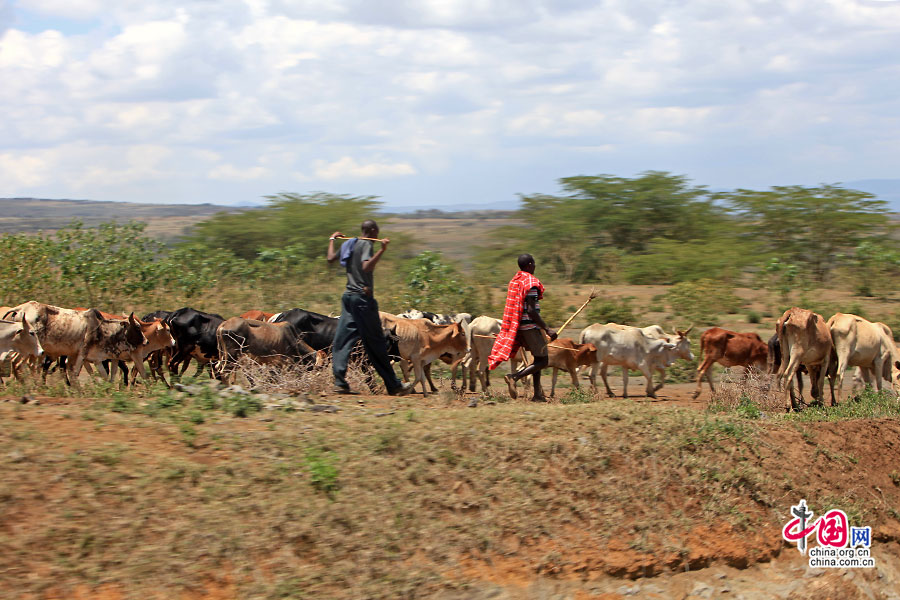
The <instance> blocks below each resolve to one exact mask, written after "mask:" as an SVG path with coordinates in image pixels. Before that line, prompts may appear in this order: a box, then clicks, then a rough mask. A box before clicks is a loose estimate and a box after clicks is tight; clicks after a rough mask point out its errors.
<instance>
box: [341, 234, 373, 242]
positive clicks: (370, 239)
mask: <svg viewBox="0 0 900 600" xmlns="http://www.w3.org/2000/svg"><path fill="white" fill-rule="evenodd" d="M334 239H336V240H352V239H353V238H348V237H347V236H345V235H339V236H338V237H336V238H334ZM356 239H358V240H366V241H369V242H383V241H384V240H382V239H380V238H364V237H361V238H356Z"/></svg>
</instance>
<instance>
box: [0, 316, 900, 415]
mask: <svg viewBox="0 0 900 600" xmlns="http://www.w3.org/2000/svg"><path fill="white" fill-rule="evenodd" d="M0 316H2V319H0V361H4V362H8V363H9V366H10V371H11V373H12V374H14V375H15V377H16V378H17V379H20V380H21V379H22V378H23V377H22V375H23V371H22V366H23V364H28V365H30V366H31V371H32V372H33V373H36V372H37V370H38V369H39V368H40V369H41V370H42V377H43V378H44V379H46V376H47V373H48V371H49V369H51V368H53V367H57V368H61V369H62V370H63V375H64V377H65V379H66V382H67V383H69V384H71V385H76V386H77V385H78V375H79V373H80V371H81V369H82V367H84V368H85V369H87V370H88V371H89V372H93V371H94V369H96V370H97V371H98V372H99V373H100V374H102V375H103V376H104V377H108V378H109V379H110V380H111V381H112V380H114V379H113V378H114V377H116V373H117V370H118V369H119V368H121V369H122V371H123V378H124V381H125V382H126V384H128V385H133V384H134V382H135V379H136V376H137V375H140V376H141V378H143V379H148V378H153V379H157V378H158V379H161V380H162V381H163V382H164V383H165V384H166V385H167V386H168V385H169V382H168V381H167V380H166V378H165V373H164V370H163V366H165V367H167V369H168V371H169V372H170V373H173V374H178V375H182V374H184V372H185V370H186V369H187V368H188V365H189V364H190V362H191V361H196V362H197V364H198V367H197V374H199V373H200V372H201V370H203V369H206V368H208V369H209V373H210V376H214V377H218V378H220V379H225V380H228V379H231V378H233V377H234V373H235V367H236V365H237V363H238V360H239V359H240V358H241V357H242V356H249V357H251V358H252V359H253V360H255V361H256V362H257V363H260V364H275V365H277V364H281V363H285V362H291V363H299V364H305V365H308V367H309V368H311V369H314V368H321V365H323V364H324V363H325V362H326V361H327V357H328V353H329V352H330V349H331V345H332V341H333V339H334V336H335V332H336V331H337V322H338V319H337V318H335V317H331V316H327V315H322V314H319V313H315V312H311V311H308V310H304V309H300V308H293V309H290V310H287V311H284V312H280V313H270V312H264V311H261V310H251V311H247V312H245V313H244V314H242V315H240V316H238V317H232V318H229V319H225V318H223V317H222V316H220V315H217V314H213V313H206V312H202V311H199V310H195V309H193V308H181V309H179V310H176V311H171V312H170V311H157V312H153V313H150V314H148V315H144V316H143V317H142V318H140V319H138V318H137V317H136V316H135V315H134V313H132V314H130V315H114V314H110V313H105V312H102V311H100V310H97V309H93V308H92V309H85V308H71V309H69V308H61V307H58V306H52V305H49V304H42V303H40V302H35V301H30V302H25V303H24V304H20V305H18V306H14V307H0ZM381 320H382V326H383V329H384V333H385V336H386V337H387V339H388V340H389V354H390V355H391V357H392V358H393V359H395V360H396V362H398V363H399V365H400V367H401V370H402V371H403V376H404V379H405V380H409V377H410V371H411V372H412V374H413V385H414V386H415V385H416V384H421V387H422V393H423V395H425V396H427V395H428V392H429V391H432V392H433V391H436V390H437V388H436V386H435V385H434V383H433V381H432V379H431V364H432V363H433V362H434V361H436V360H441V361H443V362H445V363H447V364H448V365H450V366H451V367H452V385H453V387H454V389H455V388H456V377H457V371H458V368H460V367H461V370H462V387H463V389H465V388H466V387H467V386H468V389H469V390H470V391H475V389H476V382H480V383H481V388H482V390H483V391H484V390H487V389H488V388H489V386H490V372H489V370H488V355H489V354H490V352H491V348H492V346H493V342H494V339H495V337H496V335H497V333H498V332H499V331H500V321H499V320H498V319H494V318H491V317H487V316H479V317H477V318H475V319H473V318H472V315H470V314H467V313H459V314H449V315H439V314H435V313H427V312H420V311H417V310H410V311H407V312H405V313H402V314H399V315H392V314H388V313H381ZM692 329H693V327H690V328H688V329H687V330H685V331H674V332H672V333H667V332H666V331H665V330H663V328H662V327H660V326H658V325H651V326H648V327H642V328H641V327H632V326H627V325H618V324H615V323H607V324H605V325H601V324H598V323H595V324H593V325H590V326H588V327H586V328H585V329H584V330H582V331H581V333H580V335H579V337H578V341H577V342H576V341H575V340H574V339H570V338H560V339H558V340H555V341H553V342H551V343H550V344H549V366H550V367H551V368H552V369H553V378H552V386H551V392H550V394H551V396H552V395H554V392H555V387H556V379H557V373H558V371H559V370H563V371H566V372H567V373H569V375H570V376H571V378H572V384H573V386H574V387H576V388H577V387H579V382H578V376H577V375H578V372H579V370H582V369H585V370H586V369H588V368H589V369H590V383H591V387H592V389H594V390H596V374H597V371H598V370H599V371H600V375H601V378H602V379H603V384H604V386H605V388H606V393H607V394H609V395H610V396H612V395H614V394H613V392H612V390H611V389H610V387H609V382H608V380H607V369H608V367H610V366H621V367H622V372H623V396H624V397H627V395H628V373H629V371H631V370H635V371H640V372H641V373H642V374H643V375H644V377H645V379H646V382H647V384H646V392H645V393H646V395H647V396H650V397H654V398H655V397H656V392H657V391H658V390H659V389H660V388H661V387H662V385H663V382H664V381H665V369H666V368H667V367H669V366H671V365H672V364H673V363H674V362H675V361H676V360H678V359H684V360H693V359H694V355H693V353H692V352H691V343H690V339H689V338H688V335H689V333H690V332H691V330H692ZM700 350H701V357H702V359H703V360H702V361H701V363H700V366H699V368H698V369H697V389H696V391H695V392H694V397H695V398H696V397H697V396H698V395H699V394H700V390H701V383H702V380H703V378H704V377H705V378H706V379H707V381H708V382H709V386H710V389H711V390H712V391H714V387H713V382H712V378H711V376H710V367H711V366H712V365H713V364H714V363H719V364H721V365H723V366H725V367H736V366H741V367H745V368H747V369H753V368H755V369H758V370H760V371H767V372H768V373H772V374H777V378H776V380H777V382H778V385H779V387H780V389H782V390H783V392H784V394H785V404H786V403H787V400H788V398H790V403H791V407H792V408H795V409H796V408H800V405H801V403H802V398H801V399H800V400H798V398H797V397H796V396H795V395H794V390H793V382H794V381H795V380H796V382H797V384H798V391H799V393H800V395H801V396H802V391H803V387H802V386H803V384H802V381H803V380H802V375H801V373H803V372H806V373H807V374H808V376H809V378H810V381H811V390H812V397H813V399H814V401H816V402H818V403H822V402H823V401H824V393H823V388H824V381H825V379H826V377H827V378H828V379H829V382H830V386H831V399H832V404H835V403H836V401H839V400H840V399H841V387H842V385H843V381H844V375H845V372H846V370H847V368H848V367H856V369H857V375H856V378H858V379H859V380H860V381H864V382H865V383H866V384H868V385H872V386H874V387H876V388H877V389H878V390H881V389H882V380H887V381H889V382H891V385H892V387H893V389H894V391H896V392H900V354H898V350H897V347H896V346H895V345H894V341H893V333H892V332H891V330H890V328H889V327H888V326H887V325H884V324H883V323H872V322H869V321H867V320H865V319H863V318H861V317H858V316H856V315H851V314H843V313H838V314H836V315H834V316H832V317H831V318H830V319H828V320H827V321H826V320H825V319H824V318H823V317H822V316H821V315H818V314H816V313H814V312H812V311H809V310H805V309H802V308H796V307H795V308H791V309H789V310H787V311H785V313H784V314H783V315H782V316H781V318H779V319H778V321H777V323H776V325H775V334H774V335H773V336H772V338H771V339H770V340H769V341H768V342H764V341H763V340H762V338H760V336H759V335H757V334H755V333H738V332H734V331H729V330H726V329H722V328H720V327H713V328H711V329H708V330H707V331H705V332H704V333H703V334H702V335H701V337H700ZM527 360H528V357H527V356H525V355H524V353H522V352H520V353H519V354H518V355H517V356H516V357H514V358H513V359H512V360H511V361H510V364H511V368H513V369H514V368H516V366H517V365H518V364H520V363H521V362H522V361H527ZM145 362H146V363H147V365H148V366H149V375H148V371H147V370H146V369H145V366H144V363H145ZM129 363H130V364H131V367H130V369H129V366H128V364H129ZM363 366H364V368H365V362H364V363H363ZM129 373H130V375H131V377H130V380H129ZM654 373H658V374H659V376H660V377H659V383H658V384H656V385H654V380H653V376H654ZM0 382H2V379H0ZM835 382H837V390H838V391H837V395H836V394H835ZM368 383H369V385H370V386H372V389H373V391H374V385H375V379H374V377H373V376H371V369H370V368H369V377H368ZM426 384H427V387H426Z"/></svg>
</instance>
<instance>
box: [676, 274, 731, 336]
mask: <svg viewBox="0 0 900 600" xmlns="http://www.w3.org/2000/svg"><path fill="white" fill-rule="evenodd" d="M666 300H667V301H668V303H669V306H671V307H672V311H673V312H674V313H675V314H676V315H677V316H679V317H682V318H684V319H686V320H688V321H691V322H692V323H698V324H702V325H715V324H716V323H717V322H718V320H719V315H720V314H722V313H733V312H736V311H737V309H738V308H739V307H740V305H741V299H740V298H738V297H737V296H736V295H735V294H734V292H733V291H732V288H731V286H730V285H729V284H727V283H724V282H721V281H715V280H712V279H700V280H698V281H690V282H688V281H686V282H682V283H677V284H675V285H674V286H672V289H671V290H669V291H668V292H667V293H666Z"/></svg>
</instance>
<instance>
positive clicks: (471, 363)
mask: <svg viewBox="0 0 900 600" xmlns="http://www.w3.org/2000/svg"><path fill="white" fill-rule="evenodd" d="M498 333H500V319H495V318H493V317H486V316H484V315H481V316H480V317H475V318H474V319H473V320H472V322H471V323H469V326H468V328H467V329H466V341H467V343H468V346H469V354H468V355H467V356H466V360H465V362H463V389H465V387H466V375H467V373H466V371H468V377H469V391H470V392H474V391H475V377H476V375H477V377H478V380H479V381H480V382H481V391H482V392H484V391H486V390H487V388H489V387H490V386H491V372H490V370H488V356H490V354H491V350H492V349H493V348H494V341H495V340H496V339H497V334H498ZM525 360H526V359H525V351H524V350H522V349H520V350H519V351H518V352H517V353H516V356H515V358H514V359H513V360H510V361H509V372H510V373H515V372H516V368H517V367H518V365H520V364H521V363H523V362H525ZM524 383H525V385H527V384H528V382H527V381H526V382H524Z"/></svg>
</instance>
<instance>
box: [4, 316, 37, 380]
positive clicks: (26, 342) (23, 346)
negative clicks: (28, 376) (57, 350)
mask: <svg viewBox="0 0 900 600" xmlns="http://www.w3.org/2000/svg"><path fill="white" fill-rule="evenodd" d="M0 353H2V354H0V356H2V360H5V359H6V358H9V359H10V367H9V368H10V371H11V372H12V374H13V375H15V376H16V379H18V380H19V381H21V380H22V376H21V375H20V374H19V370H18V365H19V363H21V361H22V360H23V359H25V358H27V357H29V356H34V357H40V356H41V355H42V354H43V353H44V349H43V348H41V343H40V342H39V341H38V337H37V334H36V333H35V332H34V330H33V329H32V328H31V327H30V326H29V325H28V321H22V322H18V321H4V320H0ZM13 354H14V355H13ZM0 383H3V378H0Z"/></svg>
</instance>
